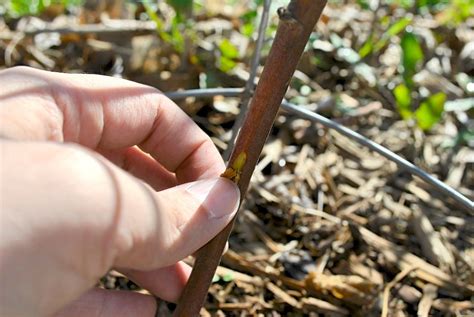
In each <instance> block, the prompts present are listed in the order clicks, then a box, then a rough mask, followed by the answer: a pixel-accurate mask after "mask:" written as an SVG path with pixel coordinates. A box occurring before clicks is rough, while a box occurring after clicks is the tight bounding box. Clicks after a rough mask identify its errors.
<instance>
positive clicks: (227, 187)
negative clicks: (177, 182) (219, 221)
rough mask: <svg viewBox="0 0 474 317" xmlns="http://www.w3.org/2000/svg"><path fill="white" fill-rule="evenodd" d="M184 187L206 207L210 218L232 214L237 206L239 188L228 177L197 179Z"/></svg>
mask: <svg viewBox="0 0 474 317" xmlns="http://www.w3.org/2000/svg"><path fill="white" fill-rule="evenodd" d="M185 189H186V191H187V192H189V193H190V194H191V195H193V197H194V198H196V199H197V200H198V201H199V202H200V203H201V204H202V206H203V207H205V208H206V209H207V211H208V213H209V218H210V219H215V218H222V217H224V216H229V215H232V214H234V213H235V212H237V209H238V208H239V201H240V191H239V188H238V187H237V185H235V184H234V183H233V182H231V181H230V180H228V179H225V178H222V177H220V178H213V179H205V180H199V181H196V182H192V183H189V184H187V186H186V188H185Z"/></svg>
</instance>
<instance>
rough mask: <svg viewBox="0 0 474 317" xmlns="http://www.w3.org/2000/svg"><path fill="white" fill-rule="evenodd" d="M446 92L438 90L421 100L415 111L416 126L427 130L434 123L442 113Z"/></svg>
mask: <svg viewBox="0 0 474 317" xmlns="http://www.w3.org/2000/svg"><path fill="white" fill-rule="evenodd" d="M445 101H446V94H445V93H443V92H438V93H437V94H434V95H431V96H430V97H428V98H427V99H426V100H425V101H423V102H422V103H421V105H420V107H419V108H418V109H417V110H416V111H415V117H416V121H417V124H418V126H419V127H420V128H421V129H423V130H429V129H431V128H432V127H433V125H435V124H436V123H437V122H438V121H439V120H440V119H441V115H442V114H443V110H444V102H445Z"/></svg>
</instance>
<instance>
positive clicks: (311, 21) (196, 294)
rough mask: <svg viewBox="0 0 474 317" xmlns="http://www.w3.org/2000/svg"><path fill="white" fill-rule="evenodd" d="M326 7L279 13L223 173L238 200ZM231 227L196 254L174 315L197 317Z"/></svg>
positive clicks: (320, 3) (321, 0) (312, 0)
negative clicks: (259, 73)
mask: <svg viewBox="0 0 474 317" xmlns="http://www.w3.org/2000/svg"><path fill="white" fill-rule="evenodd" d="M325 4H326V0H292V1H291V2H290V4H289V5H288V8H280V9H279V10H278V15H279V16H280V23H279V24H278V29H277V33H276V36H275V39H274V42H273V45H272V48H271V50H270V53H269V55H268V58H267V62H266V64H265V68H264V70H263V72H262V75H261V77H260V81H259V83H258V85H257V88H256V90H255V95H254V96H253V99H252V102H251V104H250V106H249V110H248V113H247V116H246V118H245V120H244V123H243V125H242V128H241V130H240V133H239V135H238V137H237V140H236V143H235V146H234V148H233V151H232V154H231V156H230V159H229V162H228V167H227V169H226V171H225V172H224V174H223V176H224V177H228V178H230V179H232V180H233V181H234V182H236V183H237V185H238V187H239V189H240V192H241V197H242V198H243V197H244V196H245V193H246V191H247V188H248V185H249V182H250V178H251V176H252V173H253V170H254V168H255V165H256V164H257V160H258V158H259V156H260V153H261V151H262V148H263V145H264V143H265V141H266V139H267V136H268V134H269V133H270V130H271V128H272V126H273V121H274V120H275V117H276V114H277V112H278V109H279V107H280V104H281V101H282V100H283V97H284V95H285V93H286V90H287V88H288V84H289V82H290V79H291V77H292V75H293V73H294V71H295V69H296V66H297V64H298V61H299V59H300V57H301V54H302V53H303V50H304V47H305V46H306V43H307V41H308V38H309V36H310V34H311V32H312V31H313V28H314V26H315V25H316V22H317V21H318V19H319V16H320V15H321V12H322V10H323V8H324V6H325ZM234 219H235V218H234ZM232 227H233V222H232V223H230V224H229V225H228V226H227V227H226V228H225V229H224V230H223V231H222V232H220V233H219V234H218V235H217V236H216V237H215V238H214V239H212V240H211V241H210V242H209V243H208V244H206V245H205V246H204V247H202V248H201V249H200V250H199V251H198V252H197V258H196V262H195V264H194V268H193V271H192V273H191V277H190V279H189V281H188V284H187V285H186V287H185V289H184V291H183V294H182V295H181V298H180V300H179V302H178V307H177V308H176V311H175V314H174V315H175V316H183V317H189V316H198V315H199V311H200V309H201V306H202V304H203V302H204V300H205V297H206V295H207V292H208V289H209V286H210V284H211V281H212V277H213V276H214V273H215V270H216V268H217V266H218V264H219V261H220V258H221V256H222V252H223V250H224V247H225V244H226V242H227V239H228V237H229V235H230V232H231V231H232Z"/></svg>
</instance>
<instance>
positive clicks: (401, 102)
mask: <svg viewBox="0 0 474 317" xmlns="http://www.w3.org/2000/svg"><path fill="white" fill-rule="evenodd" d="M393 95H394V96H395V101H396V103H397V110H398V113H400V115H401V116H402V118H403V119H405V120H407V119H410V118H412V117H413V112H412V110H411V90H410V89H409V88H408V87H407V86H406V85H404V84H400V85H398V86H397V87H395V89H394V90H393Z"/></svg>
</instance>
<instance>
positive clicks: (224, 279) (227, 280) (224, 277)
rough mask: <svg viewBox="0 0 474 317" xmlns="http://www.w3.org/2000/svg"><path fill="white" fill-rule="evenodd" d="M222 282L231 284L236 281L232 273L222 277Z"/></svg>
mask: <svg viewBox="0 0 474 317" xmlns="http://www.w3.org/2000/svg"><path fill="white" fill-rule="evenodd" d="M222 280H223V281H224V282H231V281H233V280H234V275H233V274H232V273H227V274H224V275H222Z"/></svg>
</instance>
